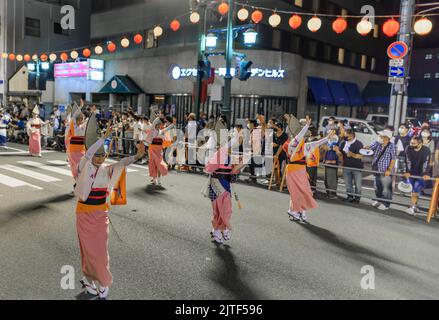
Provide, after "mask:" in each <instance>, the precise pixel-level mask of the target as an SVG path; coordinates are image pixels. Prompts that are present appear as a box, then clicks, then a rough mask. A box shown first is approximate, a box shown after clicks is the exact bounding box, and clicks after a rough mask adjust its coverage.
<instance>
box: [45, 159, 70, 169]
mask: <svg viewBox="0 0 439 320" xmlns="http://www.w3.org/2000/svg"><path fill="white" fill-rule="evenodd" d="M47 163H50V164H53V165H56V166H65V167H68V166H69V164H68V162H67V161H62V160H50V161H47Z"/></svg>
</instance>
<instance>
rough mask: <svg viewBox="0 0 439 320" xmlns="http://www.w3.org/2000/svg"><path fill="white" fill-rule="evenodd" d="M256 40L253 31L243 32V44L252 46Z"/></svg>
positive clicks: (256, 34) (256, 36)
mask: <svg viewBox="0 0 439 320" xmlns="http://www.w3.org/2000/svg"><path fill="white" fill-rule="evenodd" d="M257 38H258V33H257V32H256V31H255V30H254V29H248V30H246V31H245V32H244V44H245V45H247V46H253V45H254V44H255V43H256V40H257Z"/></svg>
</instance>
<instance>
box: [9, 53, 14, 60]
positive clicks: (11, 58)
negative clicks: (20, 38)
mask: <svg viewBox="0 0 439 320" xmlns="http://www.w3.org/2000/svg"><path fill="white" fill-rule="evenodd" d="M9 60H11V61H14V60H15V54H13V53H10V54H9Z"/></svg>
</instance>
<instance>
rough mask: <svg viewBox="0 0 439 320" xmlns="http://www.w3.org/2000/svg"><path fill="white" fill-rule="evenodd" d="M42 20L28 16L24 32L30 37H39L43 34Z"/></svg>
mask: <svg viewBox="0 0 439 320" xmlns="http://www.w3.org/2000/svg"><path fill="white" fill-rule="evenodd" d="M40 27H41V26H40V20H39V19H33V18H26V20H25V30H24V33H25V35H26V36H29V37H36V38H39V37H40V36H41V30H40Z"/></svg>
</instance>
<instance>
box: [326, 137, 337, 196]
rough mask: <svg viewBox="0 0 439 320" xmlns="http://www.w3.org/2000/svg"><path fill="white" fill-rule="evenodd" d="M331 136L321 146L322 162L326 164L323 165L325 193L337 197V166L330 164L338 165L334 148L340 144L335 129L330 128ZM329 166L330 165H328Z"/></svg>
mask: <svg viewBox="0 0 439 320" xmlns="http://www.w3.org/2000/svg"><path fill="white" fill-rule="evenodd" d="M331 132H332V138H331V139H330V140H329V141H328V142H327V144H326V145H323V146H322V149H323V151H324V152H325V154H324V157H323V163H324V164H325V165H328V166H327V167H325V188H326V190H327V191H326V194H327V196H328V198H329V199H337V188H338V168H334V167H332V166H338V165H339V164H340V158H339V156H338V155H337V152H336V151H335V148H337V147H339V146H340V142H339V137H338V136H337V134H336V131H335V130H332V131H331ZM329 166H331V167H329Z"/></svg>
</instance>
